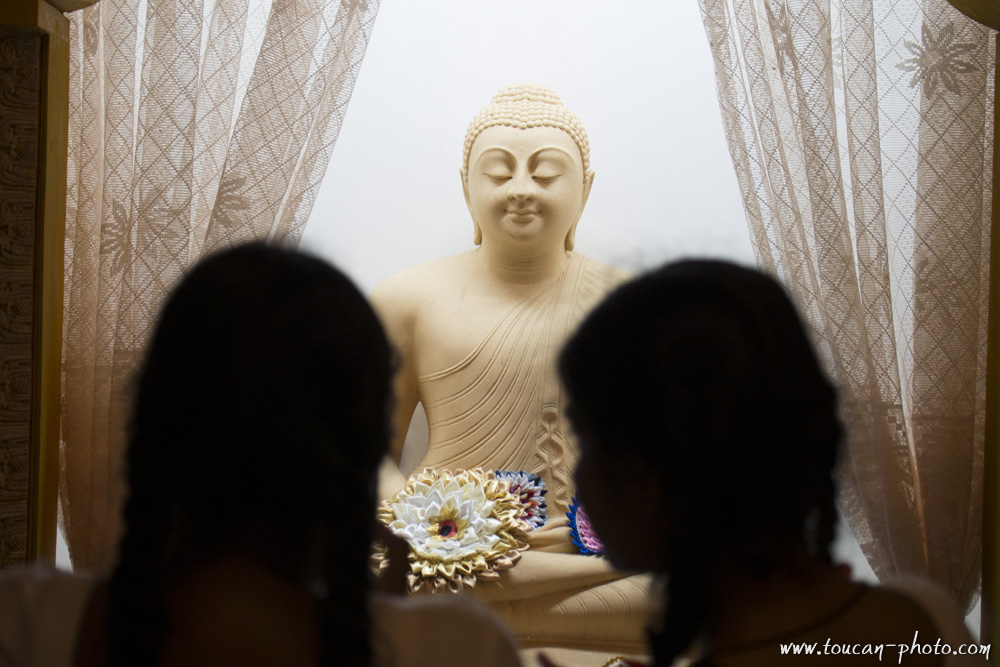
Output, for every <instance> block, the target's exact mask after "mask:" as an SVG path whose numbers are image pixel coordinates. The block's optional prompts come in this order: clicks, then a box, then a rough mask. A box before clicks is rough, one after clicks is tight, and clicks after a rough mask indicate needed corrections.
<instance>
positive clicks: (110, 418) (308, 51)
mask: <svg viewBox="0 0 1000 667" xmlns="http://www.w3.org/2000/svg"><path fill="white" fill-rule="evenodd" d="M377 11H378V0H249V1H248V0H102V1H101V2H99V3H98V4H96V5H94V6H92V7H89V8H87V9H84V10H81V11H78V12H75V13H73V14H71V15H70V19H71V64H70V68H71V73H70V77H71V81H70V110H69V123H70V146H69V191H68V195H67V209H68V210H67V223H66V264H65V274H66V289H65V323H64V338H63V423H62V470H61V475H60V496H61V498H60V509H61V518H62V524H63V528H64V532H65V534H66V538H67V542H68V545H69V549H70V555H71V558H72V561H73V565H74V567H77V568H86V569H90V570H98V571H100V570H104V569H107V568H108V567H109V566H110V565H111V564H112V563H113V561H114V558H115V549H116V543H117V533H118V530H119V518H118V515H119V504H120V502H121V500H122V497H123V493H124V484H123V481H122V479H121V459H122V452H123V444H124V425H125V421H126V418H127V410H128V405H129V399H130V396H129V389H130V381H131V378H132V375H133V372H134V370H135V368H136V365H137V363H138V362H139V360H140V359H141V356H142V351H143V345H144V343H145V341H146V339H147V336H148V335H149V333H150V329H151V327H152V325H153V324H154V323H155V318H156V315H157V312H158V310H159V307H160V304H161V301H162V300H163V298H164V296H165V294H166V292H167V291H168V290H169V289H170V287H171V286H172V285H173V283H174V282H175V281H176V280H177V279H178V277H179V276H180V275H181V274H182V273H183V272H184V270H185V268H186V267H187V266H189V265H190V264H191V263H192V262H194V261H196V260H197V259H198V258H199V257H201V256H202V255H204V254H205V253H206V252H208V251H211V250H212V249H213V248H218V247H222V246H226V245H230V244H233V243H236V242H239V241H243V240H248V239H252V238H266V239H271V240H278V241H280V242H281V243H284V244H286V245H290V246H294V245H296V244H297V243H298V240H299V238H300V236H301V233H302V230H303V228H304V225H305V223H306V220H307V218H308V216H309V212H310V210H311V208H312V205H313V202H314V200H315V197H316V193H317V189H318V187H319V184H320V180H321V179H322V177H323V173H324V172H325V170H326V167H327V163H328V161H329V157H330V153H331V151H332V150H333V146H334V142H335V141H336V138H337V134H338V132H339V131H340V126H341V122H342V120H343V117H344V113H345V110H346V107H347V103H348V100H349V99H350V96H351V92H352V90H353V87H354V82H355V79H356V77H357V74H358V69H359V68H360V65H361V60H362V57H363V56H364V52H365V48H366V46H367V44H368V37H369V35H370V34H371V29H372V25H373V23H374V20H375V14H376V12H377ZM262 315H264V316H266V314H262ZM191 381H192V382H197V381H198V378H191ZM177 418H178V419H183V418H184V416H183V415H178V416H177ZM192 463H193V464H194V463H196V462H192Z"/></svg>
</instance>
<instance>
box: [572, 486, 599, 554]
mask: <svg viewBox="0 0 1000 667" xmlns="http://www.w3.org/2000/svg"><path fill="white" fill-rule="evenodd" d="M566 516H567V517H568V518H569V534H570V537H572V538H573V545H574V546H576V548H577V549H579V550H580V553H582V554H597V555H600V554H603V553H604V543H603V542H601V538H599V537H598V536H597V533H595V532H594V528H593V526H591V525H590V517H588V516H587V511H586V510H585V509H584V508H583V505H581V504H580V501H579V500H577V499H576V498H575V497H574V498H573V502H572V503H571V504H570V506H569V511H568V512H566Z"/></svg>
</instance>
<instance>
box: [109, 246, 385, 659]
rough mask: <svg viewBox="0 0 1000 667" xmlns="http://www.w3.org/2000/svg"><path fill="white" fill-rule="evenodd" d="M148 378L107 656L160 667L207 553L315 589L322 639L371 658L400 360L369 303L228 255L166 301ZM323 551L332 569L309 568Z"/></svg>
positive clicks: (135, 428)
mask: <svg viewBox="0 0 1000 667" xmlns="http://www.w3.org/2000/svg"><path fill="white" fill-rule="evenodd" d="M137 380H138V382H137V387H136V389H137V391H136V396H135V402H134V406H133V413H132V420H131V425H130V437H129V443H128V451H127V468H128V482H129V486H130V495H129V498H128V501H127V504H126V508H125V512H124V518H125V534H124V537H123V540H122V544H121V550H120V558H119V564H118V566H117V569H116V571H115V573H114V575H113V578H112V581H111V587H110V592H111V619H110V622H111V632H112V634H111V637H112V657H113V662H115V663H116V664H155V656H156V655H157V651H158V647H159V646H160V645H161V644H162V641H163V637H164V636H165V633H166V621H165V614H164V610H163V606H162V595H163V590H164V587H165V586H166V585H169V582H170V581H171V580H172V578H174V577H176V576H178V575H179V574H181V573H182V571H183V570H184V568H186V567H190V566H191V565H192V564H194V563H197V562H199V561H200V560H201V559H211V558H214V557H217V556H225V555H240V556H241V557H247V558H251V559H254V560H256V561H257V562H259V563H260V564H261V565H263V566H265V567H267V568H268V569H270V570H272V571H274V572H275V573H277V574H279V575H280V576H282V577H287V578H289V579H291V580H294V581H306V580H307V579H310V578H312V579H316V580H318V581H320V582H321V583H320V584H319V585H320V586H321V587H322V588H325V593H324V594H321V595H322V596H323V597H324V599H325V602H324V604H323V605H322V614H323V620H322V627H323V629H324V634H325V638H324V641H325V642H326V645H327V647H331V644H334V645H336V650H337V653H338V659H337V662H338V664H367V662H368V642H367V636H368V624H367V615H366V613H365V606H366V599H367V593H368V579H367V576H366V575H367V568H366V561H367V557H368V553H369V545H370V542H371V529H372V524H373V517H374V508H375V499H374V482H373V478H374V474H375V471H376V468H377V466H378V463H379V461H380V459H381V457H382V455H383V454H384V453H385V451H386V447H387V428H388V427H387V418H386V411H387V401H388V397H389V391H390V389H389V381H390V351H389V345H388V342H387V340H386V337H385V334H384V332H383V330H382V327H381V325H380V324H379V322H378V320H377V318H376V316H375V314H374V313H373V311H372V310H371V308H370V307H369V306H368V304H367V302H366V301H365V299H364V297H363V296H362V295H361V294H360V293H359V292H358V290H357V289H356V288H355V287H354V285H353V284H352V283H351V282H350V281H349V280H348V279H347V278H346V277H345V276H344V275H343V274H341V273H340V272H339V271H337V270H336V269H334V268H333V267H331V266H330V265H329V264H327V263H325V262H323V261H321V260H318V259H315V258H312V257H308V256H306V255H303V254H301V253H298V252H295V251H289V250H282V249H279V248H276V247H268V246H265V245H263V244H250V245H244V246H240V247H237V248H234V249H232V250H227V251H223V252H220V253H218V254H216V255H213V256H211V257H209V258H208V259H206V260H204V261H202V262H201V263H200V264H198V265H197V266H196V267H195V268H194V269H193V270H192V271H191V272H190V273H189V274H188V275H187V276H185V277H184V279H183V280H182V281H181V283H180V284H179V285H178V286H177V288H176V289H175V290H174V291H173V293H172V294H171V295H170V297H169V299H168V301H167V303H166V305H165V307H164V309H163V311H162V313H161V315H160V319H159V322H158V324H157V327H156V331H155V333H154V335H153V338H152V341H151V343H150V346H149V348H148V351H147V354H146V359H145V363H144V364H143V366H142V369H141V371H140V373H139V375H138V378H137ZM334 536H336V540H334V539H328V540H324V539H322V538H324V537H330V538H333V537H334ZM315 544H321V545H325V553H324V554H323V560H324V565H323V566H322V567H321V568H319V569H320V570H321V571H320V572H309V571H307V569H308V566H307V563H306V560H307V559H306V558H305V553H306V552H307V551H308V549H309V548H310V547H311V546H313V545H315ZM345 647H349V648H348V649H347V653H345ZM332 650H333V649H332V647H331V648H330V649H329V650H327V651H326V653H327V655H326V656H325V658H324V659H325V660H326V661H327V663H328V664H332V662H333V658H332V655H333V654H332Z"/></svg>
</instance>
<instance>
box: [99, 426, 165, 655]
mask: <svg viewBox="0 0 1000 667" xmlns="http://www.w3.org/2000/svg"><path fill="white" fill-rule="evenodd" d="M133 446H134V447H135V446H136V445H135V444H134V445H133ZM140 447H141V446H140ZM133 451H134V449H133ZM146 472H148V471H147V470H143V469H142V467H141V466H135V465H132V466H130V472H129V479H130V482H131V486H132V488H133V489H136V490H138V491H133V492H132V493H131V494H130V495H129V498H128V501H127V502H126V504H125V509H124V513H123V514H124V524H125V525H124V536H123V537H122V541H121V544H120V546H119V560H118V566H117V568H116V569H115V571H114V574H113V575H112V577H111V580H110V582H109V584H108V591H109V598H110V603H109V604H110V608H109V612H108V627H109V635H110V647H109V651H110V655H109V658H110V659H109V662H110V664H111V665H112V667H119V666H121V667H126V666H131V665H155V664H157V662H158V654H159V650H160V646H161V645H162V643H163V639H164V637H165V636H166V633H167V614H166V610H165V608H164V600H163V591H164V586H165V578H166V553H167V549H168V546H169V539H170V514H171V512H170V509H169V506H168V505H167V504H166V503H165V502H164V497H163V495H162V493H161V491H162V492H166V489H160V488H158V487H161V486H165V485H161V484H160V483H159V482H158V481H157V480H158V479H159V476H157V475H156V474H155V472H154V473H153V474H152V475H147V474H145V473H146Z"/></svg>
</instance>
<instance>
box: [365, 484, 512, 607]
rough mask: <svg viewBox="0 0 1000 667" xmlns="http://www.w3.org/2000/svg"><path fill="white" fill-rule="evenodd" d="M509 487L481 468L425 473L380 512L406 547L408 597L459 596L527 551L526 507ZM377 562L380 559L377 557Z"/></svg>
mask: <svg viewBox="0 0 1000 667" xmlns="http://www.w3.org/2000/svg"><path fill="white" fill-rule="evenodd" d="M507 488H508V484H507V483H506V482H502V481H501V480H499V479H497V477H496V475H495V474H494V473H493V472H484V471H482V470H480V469H478V468H477V469H475V470H463V471H459V472H456V473H451V472H448V471H446V470H441V471H437V470H434V469H432V468H425V469H424V470H423V471H422V472H420V473H419V474H417V475H414V476H412V477H410V479H409V480H407V482H406V486H404V487H403V489H402V490H401V491H400V492H399V493H397V494H396V495H395V496H394V497H393V499H392V500H391V501H384V502H383V503H382V506H381V507H380V508H379V510H378V517H379V519H380V520H381V521H382V522H383V523H385V524H386V525H387V526H388V527H389V528H390V530H392V532H393V533H395V534H396V535H398V536H399V537H402V538H403V539H405V540H406V541H407V542H408V543H409V545H410V553H409V561H410V572H409V573H408V574H407V584H408V587H409V590H410V592H417V591H421V590H425V591H430V592H435V593H437V592H442V591H452V592H458V591H460V590H462V588H463V587H468V588H472V587H474V586H475V585H476V582H477V581H478V580H483V581H490V580H496V579H498V578H499V574H498V573H499V572H500V571H502V570H505V569H507V568H509V567H512V566H513V565H514V563H516V562H517V561H518V559H519V558H520V557H521V551H522V550H524V549H526V548H527V543H526V542H525V539H526V537H527V535H526V532H525V531H526V530H527V529H528V525H527V523H526V521H525V518H524V517H525V506H524V505H523V504H522V503H521V501H520V500H519V498H518V496H516V495H514V494H512V493H510V492H509V491H508V490H507ZM375 560H376V562H377V563H379V564H380V563H381V561H382V560H384V555H382V554H376V556H375Z"/></svg>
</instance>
